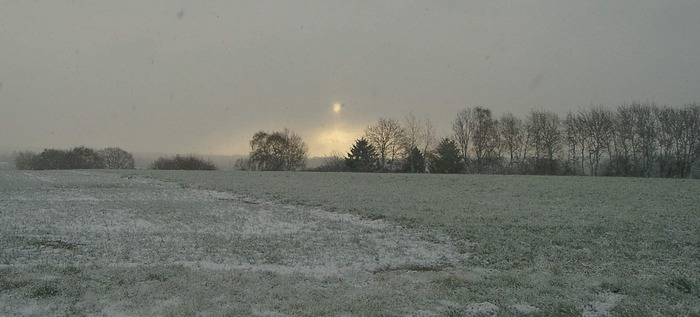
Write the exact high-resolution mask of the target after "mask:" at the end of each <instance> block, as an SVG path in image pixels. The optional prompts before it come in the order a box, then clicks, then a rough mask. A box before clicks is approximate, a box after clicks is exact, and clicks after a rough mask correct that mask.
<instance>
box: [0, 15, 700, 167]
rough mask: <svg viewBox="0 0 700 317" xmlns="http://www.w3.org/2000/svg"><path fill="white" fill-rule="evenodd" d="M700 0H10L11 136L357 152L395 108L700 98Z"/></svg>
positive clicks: (4, 136)
mask: <svg viewBox="0 0 700 317" xmlns="http://www.w3.org/2000/svg"><path fill="white" fill-rule="evenodd" d="M696 12H700V2H697V1H673V2H654V1H648V2H640V1H614V2H610V1H587V2H581V3H564V2H560V1H528V2H519V1H466V2H462V1H437V2H430V3H426V2H421V1H382V2H379V3H371V4H370V3H366V2H363V1H342V2H327V1H303V2H285V1H255V2H240V3H238V2H229V1H207V2H189V1H180V2H167V3H156V2H139V1H133V2H118V3H116V2H115V3H103V2H99V3H98V2H93V1H52V2H38V3H37V2H26V1H23V2H10V3H6V4H4V5H3V10H2V11H0V21H2V22H0V23H1V25H2V27H0V45H1V46H2V47H3V50H2V52H0V151H2V152H12V151H20V150H27V149H28V150H41V149H43V148H71V147H74V146H78V145H85V146H89V147H95V148H104V147H110V146H118V147H121V148H124V149H126V150H128V151H131V152H134V153H154V152H157V153H199V154H217V155H234V154H239V155H246V154H247V153H248V152H249V151H250V146H249V144H248V142H249V141H250V139H251V137H252V136H253V134H254V133H256V132H257V131H260V130H263V131H276V130H281V129H283V128H285V127H286V128H289V129H291V130H293V131H296V132H297V133H298V134H299V135H300V136H301V137H302V138H303V139H304V141H305V142H306V143H307V144H308V146H309V155H310V156H323V155H327V154H330V153H331V152H332V151H338V152H341V153H344V152H347V151H348V149H349V148H350V146H351V144H352V142H353V141H354V140H355V139H357V138H359V137H361V136H362V133H363V130H364V128H365V127H366V126H367V125H369V124H372V123H374V122H375V121H376V120H377V118H379V117H390V118H395V119H399V120H401V119H403V118H404V117H405V116H406V115H407V114H409V113H413V114H415V115H416V116H417V117H419V118H424V117H426V116H429V117H430V119H431V121H432V122H433V123H434V124H435V127H436V129H437V132H438V136H447V135H448V134H449V133H450V131H449V129H450V123H451V122H452V121H453V120H454V118H455V117H456V115H457V113H458V112H459V111H460V110H461V109H464V108H467V107H475V106H480V107H485V108H489V109H491V110H492V111H493V112H494V114H495V116H496V117H498V116H500V115H501V114H503V113H506V112H511V113H514V114H515V115H517V116H519V117H524V116H525V114H526V113H528V111H530V109H533V108H538V109H544V110H551V111H555V112H557V113H559V114H561V115H563V114H565V113H566V112H568V111H578V109H579V108H581V107H588V106H589V105H591V104H596V105H597V104H602V105H604V106H606V107H609V108H614V107H616V106H618V105H620V104H622V103H625V102H633V101H655V102H657V103H658V104H660V105H669V106H682V105H684V104H688V103H692V102H694V101H698V100H700V98H699V96H698V93H699V92H700V89H698V88H699V87H698V83H700V60H698V59H697V56H699V55H700V42H699V41H697V40H696V39H697V35H696V33H697V30H700V21H699V20H698V19H696V17H695V13H696Z"/></svg>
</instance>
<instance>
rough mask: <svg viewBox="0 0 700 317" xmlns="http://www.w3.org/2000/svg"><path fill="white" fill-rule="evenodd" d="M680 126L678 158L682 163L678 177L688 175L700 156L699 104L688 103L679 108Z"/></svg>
mask: <svg viewBox="0 0 700 317" xmlns="http://www.w3.org/2000/svg"><path fill="white" fill-rule="evenodd" d="M679 117H680V120H681V122H682V123H681V126H682V131H683V132H682V134H681V140H680V142H679V143H680V144H679V148H678V160H679V163H680V164H682V167H681V173H680V177H681V178H685V177H689V176H690V174H691V170H692V168H693V165H695V163H696V162H697V161H698V159H699V158H700V106H698V105H697V104H695V103H693V104H689V105H686V106H685V107H683V109H682V110H680V116H679Z"/></svg>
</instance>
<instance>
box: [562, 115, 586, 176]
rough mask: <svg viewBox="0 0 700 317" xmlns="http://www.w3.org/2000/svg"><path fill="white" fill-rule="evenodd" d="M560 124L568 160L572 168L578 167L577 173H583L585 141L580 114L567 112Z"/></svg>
mask: <svg viewBox="0 0 700 317" xmlns="http://www.w3.org/2000/svg"><path fill="white" fill-rule="evenodd" d="M562 125H563V127H564V141H565V143H566V146H567V148H568V150H569V151H568V152H569V156H570V161H571V163H572V165H573V166H574V169H576V168H579V167H580V171H579V172H578V173H580V174H584V173H585V172H586V168H585V165H584V164H585V161H586V154H585V149H586V141H585V129H584V124H583V121H582V120H581V116H580V115H575V114H573V113H571V112H569V113H568V114H567V115H566V119H564V121H563V123H562Z"/></svg>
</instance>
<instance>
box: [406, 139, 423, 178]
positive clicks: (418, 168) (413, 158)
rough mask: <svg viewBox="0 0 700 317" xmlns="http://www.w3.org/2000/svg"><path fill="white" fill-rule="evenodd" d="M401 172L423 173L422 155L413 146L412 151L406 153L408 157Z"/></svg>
mask: <svg viewBox="0 0 700 317" xmlns="http://www.w3.org/2000/svg"><path fill="white" fill-rule="evenodd" d="M402 170H403V171H404V172H405V173H423V172H425V157H423V153H421V151H420V150H419V149H418V148H417V147H415V146H414V147H413V149H411V151H409V152H408V157H406V161H405V162H404V164H403V168H402Z"/></svg>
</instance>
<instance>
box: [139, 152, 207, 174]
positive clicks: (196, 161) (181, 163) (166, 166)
mask: <svg viewBox="0 0 700 317" xmlns="http://www.w3.org/2000/svg"><path fill="white" fill-rule="evenodd" d="M151 169H154V170H205V171H213V170H216V166H214V164H213V163H212V162H209V161H205V160H203V159H200V158H198V157H195V156H193V155H189V156H180V155H176V156H175V157H173V158H163V157H161V158H159V159H157V160H156V161H155V162H153V164H151Z"/></svg>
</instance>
